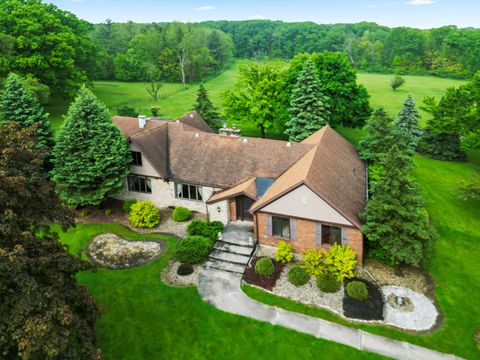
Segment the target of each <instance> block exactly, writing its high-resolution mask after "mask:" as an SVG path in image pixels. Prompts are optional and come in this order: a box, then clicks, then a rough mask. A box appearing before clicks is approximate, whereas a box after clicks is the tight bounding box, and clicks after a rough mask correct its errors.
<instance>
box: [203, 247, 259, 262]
mask: <svg viewBox="0 0 480 360" xmlns="http://www.w3.org/2000/svg"><path fill="white" fill-rule="evenodd" d="M209 258H210V259H215V260H222V261H226V262H230V263H234V264H239V265H243V266H245V265H247V264H248V260H250V256H248V255H240V254H234V253H230V252H225V251H221V250H217V249H214V250H213V251H212V252H211V253H210V255H209Z"/></svg>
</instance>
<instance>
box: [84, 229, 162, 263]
mask: <svg viewBox="0 0 480 360" xmlns="http://www.w3.org/2000/svg"><path fill="white" fill-rule="evenodd" d="M165 247H166V245H165V242H164V241H158V240H143V241H129V240H125V239H122V238H121V237H119V236H118V235H116V234H111V233H108V234H102V235H98V236H96V237H94V238H93V239H92V241H91V242H90V244H89V245H88V247H87V255H88V257H89V258H90V259H91V260H92V261H93V262H94V263H95V264H97V265H99V266H101V267H105V268H109V269H125V268H130V267H134V266H139V265H143V264H146V263H148V262H150V261H152V260H155V259H157V258H158V257H159V256H160V255H162V254H163V253H164V252H165Z"/></svg>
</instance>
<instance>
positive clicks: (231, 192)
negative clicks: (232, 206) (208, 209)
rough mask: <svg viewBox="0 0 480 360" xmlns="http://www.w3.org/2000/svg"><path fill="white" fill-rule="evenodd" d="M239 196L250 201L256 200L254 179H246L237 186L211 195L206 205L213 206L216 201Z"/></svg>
mask: <svg viewBox="0 0 480 360" xmlns="http://www.w3.org/2000/svg"><path fill="white" fill-rule="evenodd" d="M239 195H245V196H247V197H249V198H250V199H252V200H256V199H257V189H256V184H255V178H251V179H248V180H247V181H244V182H241V183H240V184H238V185H235V186H232V187H231V188H230V189H227V190H223V191H220V192H217V193H215V194H213V195H212V196H210V199H208V200H207V204H213V203H216V202H218V201H222V200H225V199H230V198H232V197H236V196H239Z"/></svg>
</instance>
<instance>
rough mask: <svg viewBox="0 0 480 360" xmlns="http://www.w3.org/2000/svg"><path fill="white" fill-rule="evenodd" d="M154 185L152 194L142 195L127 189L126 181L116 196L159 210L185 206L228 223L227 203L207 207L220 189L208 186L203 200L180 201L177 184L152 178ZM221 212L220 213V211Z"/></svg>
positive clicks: (205, 188)
mask: <svg viewBox="0 0 480 360" xmlns="http://www.w3.org/2000/svg"><path fill="white" fill-rule="evenodd" d="M150 181H151V184H152V193H151V194H147V193H141V192H135V191H129V190H128V187H127V179H124V190H123V191H122V192H120V193H119V194H117V195H116V196H115V198H116V199H119V200H128V199H135V200H148V201H151V202H153V203H154V204H155V206H157V207H159V208H166V207H170V206H172V207H175V206H184V207H186V208H188V209H190V210H192V211H196V212H199V213H202V214H209V217H210V219H211V220H212V221H213V220H219V221H221V222H223V223H224V224H227V223H228V219H229V206H228V202H227V201H220V202H218V203H215V204H211V205H207V204H206V202H205V201H206V200H208V199H209V198H210V196H212V194H213V193H214V192H215V191H218V190H220V189H217V188H212V187H208V186H202V191H203V200H202V201H196V200H188V199H179V198H177V197H175V182H173V181H165V180H163V179H158V178H150ZM218 210H220V211H218Z"/></svg>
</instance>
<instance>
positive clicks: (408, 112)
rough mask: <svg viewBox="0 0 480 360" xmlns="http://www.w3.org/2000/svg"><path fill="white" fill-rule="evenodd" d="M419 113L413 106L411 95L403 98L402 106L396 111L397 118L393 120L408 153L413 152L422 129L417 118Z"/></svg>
mask: <svg viewBox="0 0 480 360" xmlns="http://www.w3.org/2000/svg"><path fill="white" fill-rule="evenodd" d="M419 119H420V114H419V113H418V110H417V108H416V106H415V101H413V98H412V96H411V95H408V97H407V98H406V99H405V102H404V103H403V108H402V110H400V112H399V113H398V117H397V120H396V121H395V125H396V130H397V131H399V132H403V135H402V137H403V139H404V141H405V142H406V143H405V144H404V145H405V147H406V150H407V151H408V152H409V153H412V154H413V153H415V151H416V149H417V145H418V142H419V141H420V137H421V136H422V133H423V131H422V129H421V127H420V124H419V122H418V120H419Z"/></svg>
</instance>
